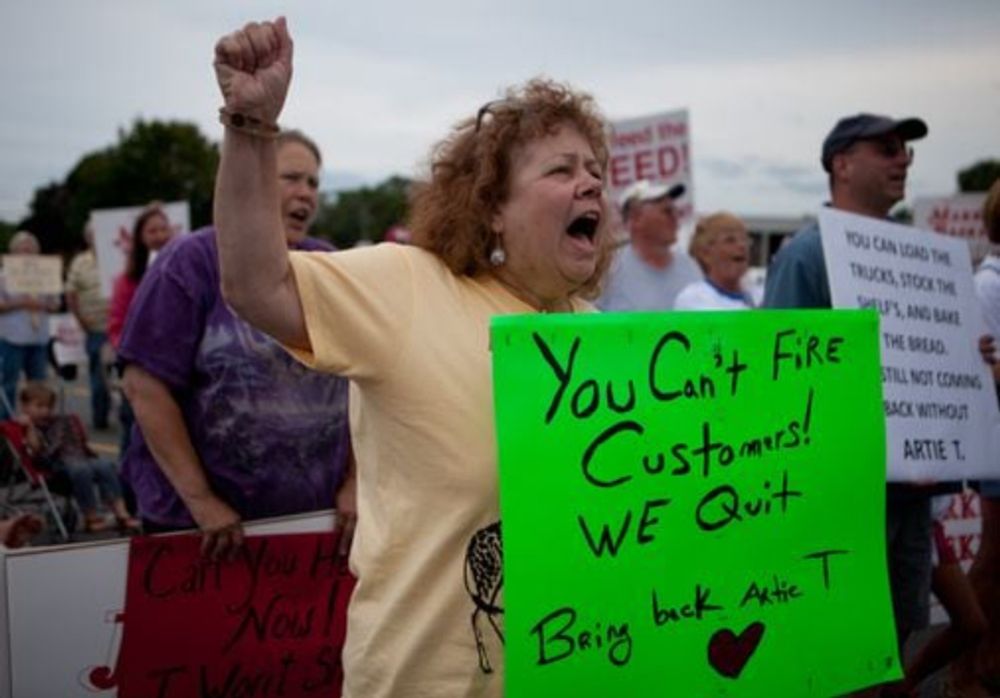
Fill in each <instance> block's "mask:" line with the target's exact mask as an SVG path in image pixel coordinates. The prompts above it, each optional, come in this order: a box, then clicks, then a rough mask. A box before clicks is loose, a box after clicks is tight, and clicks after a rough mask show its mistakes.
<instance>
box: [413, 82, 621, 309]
mask: <svg viewBox="0 0 1000 698" xmlns="http://www.w3.org/2000/svg"><path fill="white" fill-rule="evenodd" d="M565 125H569V126H572V127H573V128H575V129H576V130H577V131H579V132H580V134H581V135H582V136H583V137H584V138H585V139H586V140H587V142H588V143H589V144H590V147H591V148H592V149H593V151H594V155H595V156H596V157H597V160H598V162H599V163H600V165H601V169H602V171H603V170H604V169H605V167H606V165H607V160H608V146H607V141H606V137H605V133H606V128H605V122H604V119H603V118H602V117H601V115H600V113H599V112H598V110H597V106H596V104H595V102H594V100H593V98H592V97H591V96H590V95H588V94H585V93H581V92H576V91H574V90H572V89H571V88H569V87H568V86H566V85H562V84H559V83H557V82H553V81H551V80H546V79H541V78H536V79H533V80H530V81H528V82H527V83H525V84H524V85H523V86H522V87H520V88H511V89H509V90H508V91H507V93H506V96H505V97H504V98H503V99H500V100H496V101H494V102H489V103H487V104H486V105H484V106H483V108H482V109H480V110H479V114H478V115H477V116H476V118H469V119H465V120H463V121H461V122H459V123H458V124H457V125H456V126H455V128H454V129H453V130H452V132H451V134H449V135H448V137H446V138H445V139H444V140H442V141H441V142H440V143H438V144H437V145H436V146H435V147H434V149H433V151H432V152H431V158H430V177H429V178H428V179H427V180H426V181H422V182H418V183H415V184H414V185H413V188H412V190H411V203H410V219H409V222H408V227H409V228H410V230H411V231H412V233H413V242H414V244H416V245H419V246H420V247H422V248H424V249H426V250H429V251H430V252H433V253H434V254H436V255H438V256H439V257H440V258H441V259H442V260H443V261H444V263H445V264H446V265H447V266H448V268H449V269H451V271H452V272H453V273H455V274H459V275H466V276H477V275H478V274H481V273H483V272H486V271H489V270H490V269H491V268H492V267H491V265H490V262H489V254H490V249H491V247H492V245H493V239H494V237H495V236H494V234H493V231H492V230H491V228H490V221H491V219H492V217H493V215H494V214H495V213H496V211H497V210H498V208H499V207H500V205H501V204H502V203H503V202H504V201H506V199H507V196H508V194H509V191H508V187H509V181H510V168H511V159H512V154H513V152H514V150H515V149H516V148H517V147H519V146H522V145H524V144H525V143H528V142H530V141H532V140H535V139H537V138H541V137H543V136H547V135H551V134H553V133H554V132H555V131H556V130H558V129H559V128H560V127H561V126H565ZM595 239H596V241H597V243H598V259H597V265H596V269H595V272H594V274H593V276H592V277H591V278H590V279H589V280H588V281H587V283H586V284H585V285H584V286H583V287H582V288H581V289H580V292H581V293H584V294H589V295H593V294H594V293H596V291H597V288H598V285H599V283H600V280H601V278H602V277H603V276H604V272H605V271H606V270H607V267H608V264H609V262H610V256H611V248H612V245H611V235H610V232H609V229H608V221H602V222H601V226H600V228H599V230H598V233H597V237H596V238H595Z"/></svg>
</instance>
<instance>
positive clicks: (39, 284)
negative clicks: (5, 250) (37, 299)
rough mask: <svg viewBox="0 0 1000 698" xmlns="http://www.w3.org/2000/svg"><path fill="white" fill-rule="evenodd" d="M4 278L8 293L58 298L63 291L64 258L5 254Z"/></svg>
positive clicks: (47, 255)
mask: <svg viewBox="0 0 1000 698" xmlns="http://www.w3.org/2000/svg"><path fill="white" fill-rule="evenodd" d="M3 276H4V284H5V286H6V289H7V292H8V293H20V294H25V295H33V296H40V295H51V296H57V295H59V294H60V293H62V291H63V280H62V257H60V256H59V255H49V254H5V255H4V256H3Z"/></svg>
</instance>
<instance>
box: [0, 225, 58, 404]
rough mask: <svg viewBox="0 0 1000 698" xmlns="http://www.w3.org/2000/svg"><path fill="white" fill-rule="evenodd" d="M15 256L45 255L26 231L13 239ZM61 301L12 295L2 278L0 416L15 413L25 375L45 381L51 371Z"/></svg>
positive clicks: (12, 252) (12, 247)
mask: <svg viewBox="0 0 1000 698" xmlns="http://www.w3.org/2000/svg"><path fill="white" fill-rule="evenodd" d="M8 250H9V253H10V254H11V255H37V254H40V253H41V247H40V245H39V244H38V238H36V237H35V236H34V235H32V234H31V233H29V232H28V231H26V230H22V231H20V232H18V233H15V234H14V236H13V237H12V238H11V239H10V244H9V245H8ZM58 308H59V298H58V296H54V295H51V296H49V295H46V296H40V295H35V294H26V293H10V292H9V291H8V290H7V284H6V282H5V281H4V280H3V277H2V275H0V359H2V361H3V392H4V397H5V398H6V401H5V403H4V404H0V415H7V416H9V415H10V413H11V410H13V406H14V400H15V394H16V392H17V381H18V379H19V378H20V376H21V373H22V372H23V373H24V374H25V375H26V376H27V378H28V380H44V379H45V375H46V372H47V370H48V344H49V313H50V312H54V311H56V310H58Z"/></svg>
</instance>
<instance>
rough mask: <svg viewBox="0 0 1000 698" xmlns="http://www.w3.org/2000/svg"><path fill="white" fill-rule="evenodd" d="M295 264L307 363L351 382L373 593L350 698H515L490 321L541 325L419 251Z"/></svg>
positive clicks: (362, 583)
mask: <svg viewBox="0 0 1000 698" xmlns="http://www.w3.org/2000/svg"><path fill="white" fill-rule="evenodd" d="M291 259H292V268H293V270H294V273H295V279H296V283H297V284H298V289H299V295H300V297H301V299H302V307H303V310H304V313H305V320H306V326H307V329H308V332H309V339H310V342H311V345H312V354H305V355H303V354H302V353H297V355H298V356H299V358H300V359H302V360H303V361H305V362H306V363H307V364H308V365H310V366H313V367H315V368H319V369H321V370H325V371H332V372H335V373H339V374H342V375H344V376H347V377H348V378H350V379H351V394H350V413H351V434H352V437H353V444H354V450H355V455H356V458H357V462H358V526H357V530H356V532H355V538H354V545H353V549H352V552H351V566H352V569H353V571H354V573H355V574H356V575H357V576H358V585H357V587H356V588H355V591H354V596H353V597H352V599H351V606H350V610H349V611H348V628H347V646H346V647H345V649H344V657H343V662H344V672H345V677H346V678H345V683H344V696H345V697H346V698H383V697H389V696H394V697H395V696H405V697H406V698H420V697H427V698H442V697H447V698H458V697H460V696H496V697H498V698H499V696H502V695H503V646H502V641H501V638H500V634H501V633H502V631H503V616H502V610H501V609H502V607H503V596H502V591H501V585H502V569H501V568H500V554H501V553H500V546H499V536H498V534H499V531H498V527H497V526H496V524H497V522H498V520H499V491H498V482H497V462H496V434H495V429H494V420H493V387H492V379H491V373H492V369H491V363H490V349H489V323H490V318H491V317H493V316H494V315H502V314H509V313H528V312H534V311H533V310H532V308H530V307H529V306H528V305H526V304H525V303H523V302H522V301H521V300H519V299H518V298H516V297H515V296H513V295H512V294H511V293H510V292H509V291H507V290H506V289H505V288H504V287H503V286H502V285H501V284H499V283H498V282H496V281H495V280H494V279H493V278H492V277H489V276H482V277H479V278H475V279H472V278H468V277H463V276H455V275H454V274H452V273H451V272H450V271H449V270H448V268H447V267H446V266H445V265H444V264H443V263H442V262H441V261H440V260H439V259H438V257H436V256H435V255H433V254H431V253H429V252H426V251H424V250H421V249H418V248H415V247H408V246H403V245H395V244H383V245H378V246H376V247H369V248H364V249H357V250H349V251H345V252H334V253H322V254H321V253H315V252H306V253H297V252H293V253H292V255H291ZM588 308H589V305H588V304H586V303H585V302H583V301H574V309H577V310H585V309H588ZM473 541H474V542H473ZM467 568H468V569H467ZM477 601H478V603H477ZM477 608H478V609H479V611H478V612H476V611H477ZM477 637H478V638H479V640H478V642H477Z"/></svg>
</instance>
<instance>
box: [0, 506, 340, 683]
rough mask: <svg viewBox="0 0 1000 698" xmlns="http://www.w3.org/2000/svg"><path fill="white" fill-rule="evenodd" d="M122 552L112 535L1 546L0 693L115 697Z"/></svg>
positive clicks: (290, 520)
mask: <svg viewBox="0 0 1000 698" xmlns="http://www.w3.org/2000/svg"><path fill="white" fill-rule="evenodd" d="M333 522H334V514H333V512H330V511H325V512H313V513H310V514H301V515H297V516H289V517H283V518H281V519H272V520H270V521H258V522H253V523H249V524H247V526H246V531H247V533H249V534H251V535H260V534H268V533H307V532H321V531H329V530H332V528H333ZM168 535H169V534H168ZM128 551H129V541H128V539H127V538H118V539H115V540H111V541H102V542H97V543H83V544H76V545H72V544H71V545H60V546H51V547H39V548H22V549H19V550H10V551H5V552H0V589H3V590H5V591H6V601H5V602H4V603H0V698H32V697H34V696H45V697H48V696H59V698H92V697H93V696H94V695H104V696H109V697H110V696H114V695H116V693H117V690H116V688H115V686H116V682H115V675H114V669H115V664H116V660H117V658H118V651H119V649H120V647H121V640H122V636H121V626H122V615H121V614H122V610H123V609H124V608H125V583H126V579H127V575H128Z"/></svg>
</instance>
